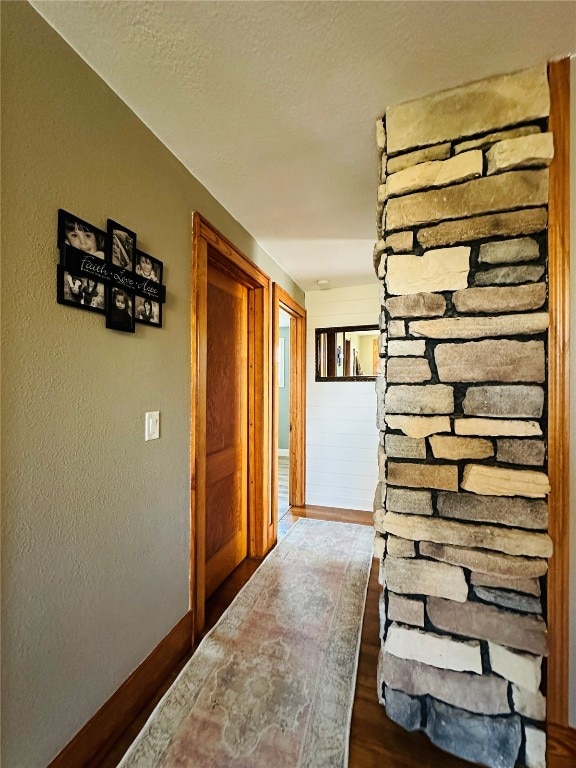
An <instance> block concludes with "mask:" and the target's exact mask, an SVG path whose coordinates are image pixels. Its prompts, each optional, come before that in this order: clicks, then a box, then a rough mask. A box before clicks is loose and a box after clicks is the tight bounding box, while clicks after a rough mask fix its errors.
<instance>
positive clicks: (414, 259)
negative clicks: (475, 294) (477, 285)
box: [386, 246, 470, 295]
mask: <svg viewBox="0 0 576 768" xmlns="http://www.w3.org/2000/svg"><path fill="white" fill-rule="evenodd" d="M469 271H470V248H467V247H465V246H459V247H456V248H438V249H436V250H432V251H427V252H426V253H425V254H424V255H423V256H413V255H406V256H397V255H395V254H392V255H391V256H390V257H389V258H388V267H387V272H386V287H387V289H388V292H389V293H391V294H396V295H407V294H413V293H423V292H428V291H432V292H434V291H451V290H457V289H458V288H465V287H466V286H467V285H468V273H469Z"/></svg>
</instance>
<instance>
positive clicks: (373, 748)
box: [90, 506, 471, 768]
mask: <svg viewBox="0 0 576 768" xmlns="http://www.w3.org/2000/svg"><path fill="white" fill-rule="evenodd" d="M299 517H309V518H314V519H319V520H335V521H338V522H355V523H360V524H363V525H372V515H371V514H370V513H369V512H356V511H354V510H339V509H333V508H329V507H310V506H309V507H292V508H291V509H290V510H289V512H288V513H287V514H285V515H284V517H283V518H282V519H281V520H280V521H279V525H278V539H279V540H281V539H282V538H283V537H284V536H285V535H286V533H287V532H288V530H289V529H290V528H291V527H292V525H294V523H295V522H296V521H297V520H298V518H299ZM259 565H260V561H259V560H254V559H247V560H245V561H244V562H243V563H241V564H240V565H239V566H238V568H236V570H235V571H234V572H233V573H232V574H231V575H230V577H229V578H228V579H227V580H226V581H225V582H224V583H223V584H222V586H221V587H219V588H218V589H217V590H216V592H215V593H214V594H213V595H212V597H211V598H210V600H209V601H208V603H207V604H206V628H207V630H208V629H210V628H211V627H212V626H214V624H215V623H216V622H217V621H218V619H219V618H220V616H221V615H222V614H223V613H224V611H225V610H226V608H227V607H228V606H229V605H230V603H231V602H232V600H233V599H234V597H235V596H236V594H237V593H238V592H239V591H240V589H242V587H243V586H244V584H245V583H246V582H247V581H248V579H249V578H250V577H251V576H252V574H253V573H254V571H255V570H256V568H258V566H259ZM379 595H380V586H379V585H378V563H377V562H376V560H374V561H373V562H372V570H371V573H370V581H369V584H368V594H367V597H366V610H365V614H364V623H363V627H362V640H361V645H360V658H359V663H358V676H357V680H356V691H355V695H354V709H353V711H352V727H351V732H350V759H349V768H470V765H471V764H470V763H468V762H466V761H464V760H460V759H458V758H456V757H452V756H451V755H448V754H446V753H445V752H442V751H441V750H439V749H437V748H436V747H434V746H433V745H432V744H431V743H430V742H429V741H428V739H427V738H426V736H425V735H424V734H422V733H408V732H406V731H405V730H404V729H403V728H400V727H399V726H397V725H396V724H395V723H393V722H392V721H391V720H389V719H388V718H387V717H386V714H385V711H384V708H383V707H382V706H381V705H380V704H379V703H378V699H377V695H376V665H377V662H378V651H379V648H380V641H379V619H378V599H379ZM188 658H189V657H188ZM188 658H186V659H184V660H183V661H182V663H181V664H180V665H179V667H178V668H177V669H175V670H174V672H173V674H172V675H171V676H170V679H169V680H167V681H166V682H165V684H164V685H163V686H162V688H161V689H160V690H159V691H158V692H157V694H156V696H155V697H154V700H153V701H151V702H150V704H149V706H148V707H147V708H146V710H145V711H143V712H142V713H141V714H140V716H139V717H138V718H137V720H136V721H135V722H134V723H133V725H132V726H131V728H130V729H129V730H128V731H127V732H126V733H125V734H124V737H123V738H122V739H121V740H120V741H119V742H118V743H117V744H116V745H115V746H114V747H113V748H112V750H111V752H110V753H109V754H108V755H107V757H106V758H105V759H104V760H103V761H102V762H100V763H98V765H97V766H96V765H94V766H90V768H116V766H117V765H118V763H119V761H120V759H121V758H122V756H123V755H124V753H125V752H126V750H127V749H128V747H129V746H130V744H131V743H132V742H133V741H134V739H135V738H136V736H137V734H138V733H139V731H140V730H141V728H142V727H143V726H144V724H145V723H146V720H147V719H148V717H149V716H150V714H151V712H152V710H153V709H154V707H155V706H156V704H157V703H158V701H159V700H160V699H161V698H162V696H163V695H164V693H165V692H166V691H167V690H168V688H169V687H170V685H171V684H172V682H173V681H174V680H175V679H176V677H177V675H178V674H179V672H180V671H181V669H182V667H183V666H184V665H185V663H186V662H187V661H188ZM276 768H292V766H277V767H276Z"/></svg>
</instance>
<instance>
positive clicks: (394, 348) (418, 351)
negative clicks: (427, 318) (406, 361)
mask: <svg viewBox="0 0 576 768" xmlns="http://www.w3.org/2000/svg"><path fill="white" fill-rule="evenodd" d="M425 351H426V342H425V341H412V340H403V341H390V342H389V344H388V355H389V356H390V357H422V356H423V355H424V352H425Z"/></svg>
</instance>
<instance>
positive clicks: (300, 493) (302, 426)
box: [270, 283, 306, 541]
mask: <svg viewBox="0 0 576 768" xmlns="http://www.w3.org/2000/svg"><path fill="white" fill-rule="evenodd" d="M280 308H282V309H284V310H285V312H287V313H288V314H289V315H290V318H291V319H290V479H289V501H290V504H291V505H293V506H298V507H300V506H303V505H304V504H305V503H306V310H305V309H304V307H302V306H300V304H298V302H297V301H295V299H293V298H292V296H290V294H289V293H287V291H285V290H284V288H282V286H280V285H278V284H277V283H274V284H273V286H272V317H273V326H272V349H274V350H276V349H277V347H278V342H279V338H280V317H279V315H280ZM273 360H274V363H273V373H272V375H273V383H272V406H273V407H272V446H273V449H274V448H275V447H276V446H277V445H278V430H279V409H278V370H277V365H276V356H275V355H274V358H273ZM277 518H278V467H277V463H276V461H274V462H273V465H272V519H271V524H270V538H271V540H272V541H275V540H276V537H277V527H278V519H277Z"/></svg>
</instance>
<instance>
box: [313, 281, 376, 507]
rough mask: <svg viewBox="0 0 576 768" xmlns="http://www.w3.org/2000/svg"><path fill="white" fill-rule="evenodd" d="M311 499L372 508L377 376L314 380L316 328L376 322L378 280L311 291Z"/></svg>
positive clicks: (318, 503) (335, 504)
mask: <svg viewBox="0 0 576 768" xmlns="http://www.w3.org/2000/svg"><path fill="white" fill-rule="evenodd" d="M306 311H307V339H306V350H307V353H306V379H307V393H306V410H307V416H306V503H307V504H317V505H320V506H334V507H341V508H344V509H359V510H369V511H371V510H372V502H373V499H374V488H375V487H376V483H377V482H378V461H377V453H376V449H375V447H374V446H377V444H378V430H377V428H376V421H375V418H374V413H375V410H376V393H375V390H374V381H338V382H328V381H322V382H317V381H315V380H314V379H315V360H314V356H315V330H316V328H332V327H340V326H347V325H371V324H374V318H377V317H378V315H379V313H380V300H379V285H378V281H377V280H376V279H375V280H374V282H373V283H370V284H369V285H362V286H356V287H353V288H335V289H332V290H328V291H310V292H308V293H306Z"/></svg>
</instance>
